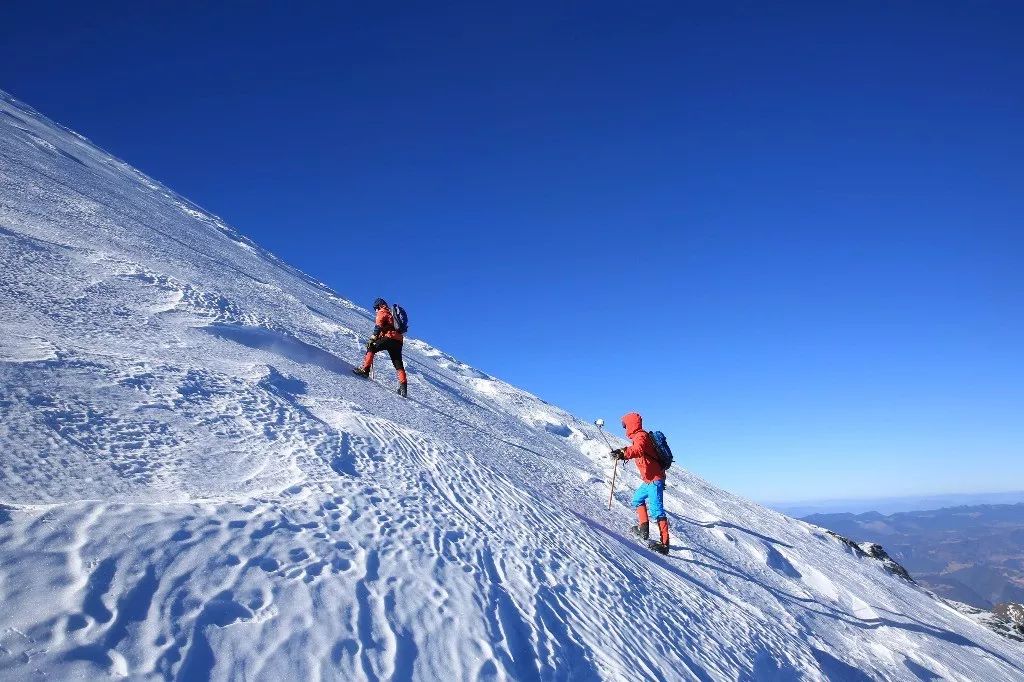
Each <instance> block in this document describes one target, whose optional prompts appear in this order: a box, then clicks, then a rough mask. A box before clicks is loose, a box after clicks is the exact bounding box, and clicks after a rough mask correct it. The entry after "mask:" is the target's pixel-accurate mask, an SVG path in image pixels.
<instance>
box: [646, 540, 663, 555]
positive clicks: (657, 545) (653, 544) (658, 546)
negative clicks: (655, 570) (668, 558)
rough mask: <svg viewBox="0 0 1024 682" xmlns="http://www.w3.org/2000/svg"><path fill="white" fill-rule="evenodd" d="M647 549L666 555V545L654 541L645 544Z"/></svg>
mask: <svg viewBox="0 0 1024 682" xmlns="http://www.w3.org/2000/svg"><path fill="white" fill-rule="evenodd" d="M647 548H648V549H650V550H652V551H655V552H657V553H658V554H668V545H665V544H662V543H660V542H655V541H654V540H651V541H650V542H648V543H647Z"/></svg>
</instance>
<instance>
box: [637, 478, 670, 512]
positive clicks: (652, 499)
mask: <svg viewBox="0 0 1024 682" xmlns="http://www.w3.org/2000/svg"><path fill="white" fill-rule="evenodd" d="M641 504H646V505H647V514H648V515H649V516H650V517H651V519H652V520H654V521H657V520H659V519H665V518H668V517H667V516H665V481H662V480H657V481H651V482H650V483H644V484H642V485H641V486H640V487H639V488H637V489H636V492H635V493H633V509H636V508H637V507H639V506H640V505H641Z"/></svg>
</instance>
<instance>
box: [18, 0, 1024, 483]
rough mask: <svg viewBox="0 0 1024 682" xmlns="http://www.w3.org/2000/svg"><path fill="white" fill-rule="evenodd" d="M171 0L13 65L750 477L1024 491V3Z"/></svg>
mask: <svg viewBox="0 0 1024 682" xmlns="http://www.w3.org/2000/svg"><path fill="white" fill-rule="evenodd" d="M142 4H143V5H146V6H144V7H140V6H139V5H138V4H135V3H131V4H124V5H118V4H117V3H103V7H101V8H96V7H89V8H84V7H76V5H73V4H69V5H67V6H63V5H61V4H60V3H49V4H48V3H38V4H35V3H20V4H19V5H20V6H18V7H12V8H5V9H4V10H3V18H2V21H0V25H2V28H0V77H2V80H0V87H2V88H3V89H5V90H7V91H9V92H10V93H11V94H13V95H15V96H17V97H19V98H21V99H23V100H24V101H26V102H27V103H29V104H31V105H33V106H35V107H36V108H38V109H40V110H41V111H42V112H43V113H45V114H47V115H48V116H50V117H51V118H54V119H55V120H57V121H59V122H61V123H63V124H64V125H67V126H69V127H71V128H73V129H75V130H76V131H78V132H81V133H82V134H84V135H86V136H87V137H89V138H91V139H92V140H93V141H95V142H96V143H97V144H99V145H100V146H102V147H104V148H106V149H108V150H109V151H111V152H113V153H114V154H116V155H118V156H120V157H122V158H124V159H125V160H127V161H129V162H130V163H131V164H133V165H135V166H136V167H138V168H140V169H141V170H143V171H144V172H146V173H148V174H150V175H152V176H153V177H155V178H157V179H158V180H160V181H162V182H164V183H166V184H168V185H169V186H171V187H172V188H174V189H176V190H177V191H179V192H180V193H182V194H184V195H185V196H188V197H189V198H191V199H193V200H194V201H196V202H197V203H199V204H200V205H202V206H203V207H205V208H207V209H208V210H210V211H212V212H214V213H217V214H218V215H220V216H222V217H223V218H224V219H226V220H227V221H228V222H230V223H231V224H233V225H235V226H237V227H238V228H239V229H240V230H241V231H242V232H244V233H246V234H247V235H249V236H251V237H253V238H254V239H256V240H257V241H259V242H260V243H261V244H263V245H264V246H266V247H267V248H269V249H271V250H272V251H274V252H275V253H277V254H278V255H280V256H281V257H283V258H285V259H286V260H288V261H289V262H291V263H293V264H295V265H297V266H298V267H300V268H302V269H303V270H305V271H307V272H309V273H311V274H313V275H315V276H317V277H318V278H321V279H323V280H324V281H326V282H327V283H329V284H330V285H331V286H332V287H333V288H335V289H336V290H337V291H339V292H340V293H341V294H342V295H344V296H346V297H349V298H352V299H354V300H356V301H358V302H359V303H362V304H364V305H369V304H370V302H372V300H373V299H374V298H375V297H376V296H383V297H384V298H387V299H388V300H393V299H397V300H399V301H401V302H402V303H403V304H405V305H406V307H407V308H408V309H409V311H410V315H411V317H412V324H413V332H414V335H416V336H418V337H421V338H424V339H426V340H427V341H429V342H431V343H433V344H435V345H437V346H439V347H442V348H444V349H445V350H447V351H449V352H451V353H453V354H455V355H457V356H459V357H461V358H462V359H464V360H466V361H467V362H470V363H471V364H474V365H476V366H478V367H480V368H481V369H483V370H485V371H488V372H490V373H492V374H495V375H498V376H500V377H502V378H505V379H507V380H509V381H511V382H512V383H515V384H517V385H520V386H523V387H525V388H527V389H529V390H531V391H533V392H535V393H537V394H539V395H540V396H542V397H544V398H545V399H547V400H549V401H550V402H553V403H556V404H559V405H562V406H564V407H566V408H568V409H571V410H572V411H574V412H575V413H577V414H578V415H580V416H581V417H584V418H591V419H592V418H594V417H597V416H603V417H604V418H605V419H608V420H609V421H610V422H611V423H613V424H617V423H618V420H617V417H618V415H620V414H621V413H623V412H626V411H629V410H638V411H640V412H641V413H643V414H644V415H645V417H646V421H647V423H648V425H649V426H651V427H657V428H660V429H662V430H664V431H665V432H666V433H668V434H669V437H670V440H671V442H672V444H673V446H674V448H675V449H676V450H677V451H678V454H677V457H678V458H679V460H680V461H681V462H682V463H683V464H684V465H685V466H688V467H690V468H692V469H694V470H695V471H697V472H699V473H701V474H702V475H704V476H706V477H707V478H709V479H711V480H712V481H714V482H716V483H718V484H720V485H723V486H725V487H727V488H729V489H732V490H734V491H735V492H738V493H741V494H744V495H747V496H750V497H754V498H756V499H760V500H802V499H815V498H828V497H857V496H882V495H904V494H918V493H936V492H965V491H966V492H973V491H980V490H1010V489H1020V488H1024V445H1022V444H1024V418H1022V417H1021V415H1022V414H1024V351H1022V350H1021V349H1022V348H1024V303H1022V301H1024V275H1022V274H1021V273H1022V271H1024V269H1022V266H1021V262H1022V260H1024V230H1022V221H1021V216H1022V215H1024V124H1022V121H1024V88H1022V87H1021V84H1022V83H1024V47H1022V45H1024V43H1022V41H1021V40H1020V28H1021V26H1024V6H1022V5H1020V4H1019V3H1012V2H984V3H952V2H919V3H882V2H864V3H844V4H840V3H817V2H813V3H812V2H807V3H802V2H801V3H781V4H778V3H771V4H770V5H771V6H769V3H750V2H735V3H729V2H726V3H677V2H672V3H643V4H642V7H635V6H630V3H592V2H587V3H555V5H557V6H556V7H552V6H551V5H552V3H516V4H492V3H465V4H459V3H454V4H444V5H443V7H439V6H438V3H399V4H391V3H389V4H386V5H385V4H380V3H351V4H337V5H335V6H334V7H332V8H329V9H328V8H316V9H314V8H310V7H307V8H297V7H285V6H284V4H283V3H277V4H276V6H273V5H269V4H268V5H266V6H262V7H261V6H259V5H258V4H254V5H247V8H248V9H247V10H246V11H243V10H242V9H241V7H240V6H235V7H221V8H217V9H210V8H208V7H204V6H203V5H202V4H196V5H189V4H188V3H173V4H172V3H142ZM632 4H634V5H635V4H636V3H632ZM367 5H376V6H367ZM486 5H493V6H486Z"/></svg>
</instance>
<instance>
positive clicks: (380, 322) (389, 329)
mask: <svg viewBox="0 0 1024 682" xmlns="http://www.w3.org/2000/svg"><path fill="white" fill-rule="evenodd" d="M375 324H376V325H377V326H376V327H374V328H373V335H374V336H383V337H387V338H389V339H395V340H396V341H401V340H402V339H403V338H404V337H403V336H402V335H401V334H399V333H398V330H397V329H395V318H393V317H391V311H390V310H388V307H387V306H381V307H380V308H378V309H377V320H376V322H375Z"/></svg>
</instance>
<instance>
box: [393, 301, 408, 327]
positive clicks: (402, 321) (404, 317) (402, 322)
mask: <svg viewBox="0 0 1024 682" xmlns="http://www.w3.org/2000/svg"><path fill="white" fill-rule="evenodd" d="M391 317H393V318H394V320H395V331H396V332H398V333H399V334H404V333H406V332H407V331H409V313H407V312H405V308H403V307H402V306H400V305H398V304H397V303H395V304H394V305H392V306H391Z"/></svg>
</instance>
